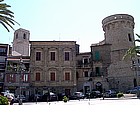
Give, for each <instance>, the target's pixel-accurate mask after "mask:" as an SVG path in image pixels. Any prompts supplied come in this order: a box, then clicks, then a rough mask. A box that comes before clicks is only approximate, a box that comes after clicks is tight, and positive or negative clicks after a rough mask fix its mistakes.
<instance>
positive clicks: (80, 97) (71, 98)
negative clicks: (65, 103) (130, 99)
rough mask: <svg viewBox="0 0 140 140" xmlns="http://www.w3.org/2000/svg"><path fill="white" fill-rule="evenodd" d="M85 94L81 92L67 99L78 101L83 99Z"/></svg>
mask: <svg viewBox="0 0 140 140" xmlns="http://www.w3.org/2000/svg"><path fill="white" fill-rule="evenodd" d="M84 98H85V94H84V93H83V92H74V93H73V94H72V95H71V96H70V97H69V99H70V100H79V99H84Z"/></svg>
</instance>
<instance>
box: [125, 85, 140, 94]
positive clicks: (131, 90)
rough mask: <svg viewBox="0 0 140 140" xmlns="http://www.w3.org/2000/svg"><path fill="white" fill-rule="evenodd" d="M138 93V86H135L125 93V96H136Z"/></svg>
mask: <svg viewBox="0 0 140 140" xmlns="http://www.w3.org/2000/svg"><path fill="white" fill-rule="evenodd" d="M138 92H140V86H136V87H134V88H132V89H130V90H127V91H126V93H127V94H137V93H138Z"/></svg>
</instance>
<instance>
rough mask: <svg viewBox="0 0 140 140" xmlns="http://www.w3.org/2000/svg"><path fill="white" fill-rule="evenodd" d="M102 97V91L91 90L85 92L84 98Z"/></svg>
mask: <svg viewBox="0 0 140 140" xmlns="http://www.w3.org/2000/svg"><path fill="white" fill-rule="evenodd" d="M100 97H102V93H101V92H100V91H98V90H93V91H91V92H89V93H86V98H100Z"/></svg>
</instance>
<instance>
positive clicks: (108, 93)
mask: <svg viewBox="0 0 140 140" xmlns="http://www.w3.org/2000/svg"><path fill="white" fill-rule="evenodd" d="M104 95H105V97H117V92H116V91H115V90H112V89H111V90H107V91H105V94H104Z"/></svg>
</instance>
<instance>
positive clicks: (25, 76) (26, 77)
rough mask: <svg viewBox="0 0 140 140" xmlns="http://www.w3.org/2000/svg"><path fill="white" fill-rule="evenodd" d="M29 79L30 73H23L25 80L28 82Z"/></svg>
mask: <svg viewBox="0 0 140 140" xmlns="http://www.w3.org/2000/svg"><path fill="white" fill-rule="evenodd" d="M28 81H29V75H28V74H24V75H23V82H28Z"/></svg>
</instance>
